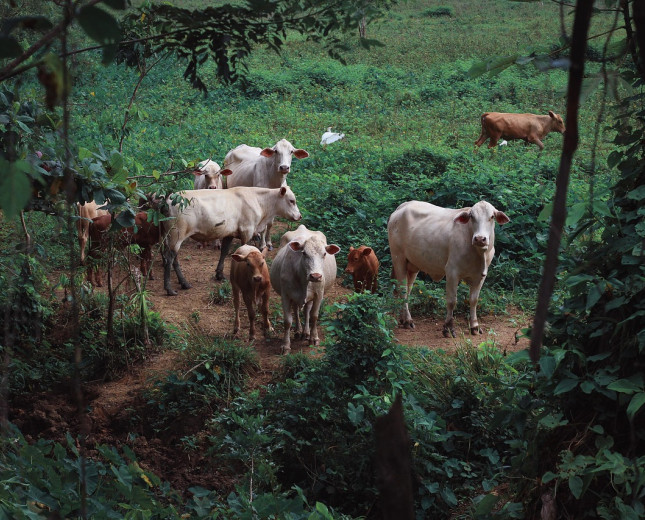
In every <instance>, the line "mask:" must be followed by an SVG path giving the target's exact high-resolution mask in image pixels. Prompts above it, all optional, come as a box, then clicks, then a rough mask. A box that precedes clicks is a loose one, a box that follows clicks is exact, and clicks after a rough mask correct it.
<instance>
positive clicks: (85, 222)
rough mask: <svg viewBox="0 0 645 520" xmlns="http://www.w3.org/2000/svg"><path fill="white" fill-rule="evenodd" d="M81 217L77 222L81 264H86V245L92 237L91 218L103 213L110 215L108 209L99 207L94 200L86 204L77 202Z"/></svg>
mask: <svg viewBox="0 0 645 520" xmlns="http://www.w3.org/2000/svg"><path fill="white" fill-rule="evenodd" d="M76 206H77V210H78V215H79V217H80V218H79V219H78V220H77V222H76V227H77V228H78V245H79V247H80V250H81V265H84V264H85V246H86V245H87V241H88V239H89V237H90V224H91V220H92V219H94V218H95V217H98V216H101V215H108V214H109V213H108V211H107V210H104V209H98V208H99V205H98V204H97V203H96V202H94V201H93V200H91V201H89V202H86V203H85V204H77V205H76Z"/></svg>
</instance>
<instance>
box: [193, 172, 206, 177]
mask: <svg viewBox="0 0 645 520" xmlns="http://www.w3.org/2000/svg"><path fill="white" fill-rule="evenodd" d="M193 175H194V176H195V177H199V176H200V175H204V172H203V171H201V170H193Z"/></svg>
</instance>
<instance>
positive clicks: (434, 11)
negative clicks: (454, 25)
mask: <svg viewBox="0 0 645 520" xmlns="http://www.w3.org/2000/svg"><path fill="white" fill-rule="evenodd" d="M454 14H455V12H454V10H453V8H452V7H451V6H449V5H438V6H437V7H430V8H428V9H426V10H425V11H423V13H422V15H423V16H429V17H431V18H439V17H441V16H448V17H452V16H454Z"/></svg>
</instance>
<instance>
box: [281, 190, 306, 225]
mask: <svg viewBox="0 0 645 520" xmlns="http://www.w3.org/2000/svg"><path fill="white" fill-rule="evenodd" d="M276 190H279V191H278V195H279V196H278V204H277V207H276V213H277V214H278V216H280V217H283V218H288V219H290V220H295V221H298V220H300V219H301V218H302V215H301V214H300V210H299V209H298V205H297V204H296V196H295V195H294V194H293V191H291V188H289V186H282V187H281V188H276Z"/></svg>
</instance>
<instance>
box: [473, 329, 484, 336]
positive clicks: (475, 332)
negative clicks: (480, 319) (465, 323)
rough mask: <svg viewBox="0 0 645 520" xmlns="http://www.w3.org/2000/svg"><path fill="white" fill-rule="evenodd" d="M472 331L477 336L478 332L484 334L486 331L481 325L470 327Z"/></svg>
mask: <svg viewBox="0 0 645 520" xmlns="http://www.w3.org/2000/svg"><path fill="white" fill-rule="evenodd" d="M470 333H471V334H472V335H473V336H476V335H477V334H483V333H484V331H483V330H482V329H480V328H479V327H471V328H470Z"/></svg>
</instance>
